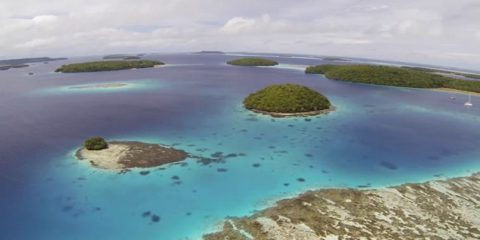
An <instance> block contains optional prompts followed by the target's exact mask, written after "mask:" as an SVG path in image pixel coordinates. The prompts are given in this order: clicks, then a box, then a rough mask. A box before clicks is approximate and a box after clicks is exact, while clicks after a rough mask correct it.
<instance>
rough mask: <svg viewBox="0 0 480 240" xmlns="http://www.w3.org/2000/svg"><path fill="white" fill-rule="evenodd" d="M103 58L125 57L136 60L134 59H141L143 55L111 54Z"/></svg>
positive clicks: (125, 58) (124, 58)
mask: <svg viewBox="0 0 480 240" xmlns="http://www.w3.org/2000/svg"><path fill="white" fill-rule="evenodd" d="M103 59H123V60H134V59H141V57H140V56H139V55H138V54H137V55H128V54H110V55H106V56H104V57H103Z"/></svg>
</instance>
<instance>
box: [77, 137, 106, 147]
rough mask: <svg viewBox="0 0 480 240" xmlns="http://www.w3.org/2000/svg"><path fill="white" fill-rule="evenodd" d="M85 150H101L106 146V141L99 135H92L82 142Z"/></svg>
mask: <svg viewBox="0 0 480 240" xmlns="http://www.w3.org/2000/svg"><path fill="white" fill-rule="evenodd" d="M83 147H85V148H86V149H87V150H102V149H106V148H108V143H107V141H105V139H103V138H101V137H92V138H89V139H87V140H86V141H85V143H84V144H83Z"/></svg>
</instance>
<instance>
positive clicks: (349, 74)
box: [305, 65, 480, 93]
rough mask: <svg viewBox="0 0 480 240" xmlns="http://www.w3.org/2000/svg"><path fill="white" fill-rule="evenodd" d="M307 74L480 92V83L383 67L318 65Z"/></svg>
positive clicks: (354, 80)
mask: <svg viewBox="0 0 480 240" xmlns="http://www.w3.org/2000/svg"><path fill="white" fill-rule="evenodd" d="M305 73H307V74H324V75H325V77H327V78H329V79H333V80H339V81H348V82H356V83H367V84H376V85H387V86H396V87H411V88H435V89H455V90H461V91H467V92H476V93H479V92H480V81H471V80H462V79H458V78H453V77H447V76H442V75H439V74H435V73H430V72H427V71H423V70H418V69H413V68H404V67H403V68H402V67H393V66H380V65H318V66H311V67H308V68H306V69H305Z"/></svg>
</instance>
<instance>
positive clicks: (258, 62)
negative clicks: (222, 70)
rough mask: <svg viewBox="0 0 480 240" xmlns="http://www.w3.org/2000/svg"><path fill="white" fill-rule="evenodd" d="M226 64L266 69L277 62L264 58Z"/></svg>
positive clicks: (250, 58) (246, 59)
mask: <svg viewBox="0 0 480 240" xmlns="http://www.w3.org/2000/svg"><path fill="white" fill-rule="evenodd" d="M227 64H230V65H235V66H250V67H252V66H253V67H268V66H275V65H278V62H276V61H273V60H270V59H265V58H257V57H249V58H239V59H235V60H232V61H228V62H227Z"/></svg>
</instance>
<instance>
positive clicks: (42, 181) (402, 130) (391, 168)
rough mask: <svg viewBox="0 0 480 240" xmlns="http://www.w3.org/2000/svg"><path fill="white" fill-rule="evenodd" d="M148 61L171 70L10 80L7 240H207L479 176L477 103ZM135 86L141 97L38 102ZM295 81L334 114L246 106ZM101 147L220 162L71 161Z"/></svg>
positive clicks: (289, 65)
mask: <svg viewBox="0 0 480 240" xmlns="http://www.w3.org/2000/svg"><path fill="white" fill-rule="evenodd" d="M151 57H152V58H154V59H159V60H163V61H165V62H167V64H168V63H170V64H172V65H174V66H175V67H171V68H159V69H146V70H137V71H120V72H113V73H108V74H106V73H100V74H97V75H94V76H95V79H92V75H85V74H73V75H70V74H69V75H62V74H53V75H52V74H50V75H47V74H45V75H41V74H38V76H37V77H36V78H38V79H36V78H27V77H25V76H24V77H22V78H20V77H18V78H17V77H15V76H14V75H15V74H17V72H9V73H5V74H9V76H8V78H7V77H5V78H4V79H16V81H13V80H8V81H7V80H5V81H4V82H2V84H7V83H8V84H10V85H11V86H13V87H11V89H13V93H11V94H5V95H0V96H2V98H3V100H5V101H3V102H2V104H1V105H0V106H1V109H0V110H2V111H0V112H1V113H0V114H2V115H0V116H1V118H0V119H1V120H2V122H0V124H2V130H1V131H2V134H3V136H5V137H4V140H2V147H0V150H1V151H0V153H2V155H1V156H2V169H1V171H0V173H1V176H2V178H0V179H1V183H3V184H2V185H1V186H2V188H1V194H2V196H5V197H4V198H2V199H1V200H0V201H1V202H0V203H1V205H0V206H1V208H0V209H1V212H2V214H3V216H5V217H4V218H3V219H2V220H0V221H1V223H2V225H1V226H2V227H1V228H3V229H1V230H2V233H5V234H4V238H3V237H2V239H62V240H63V239H199V238H200V237H201V235H202V234H204V233H206V232H210V231H214V230H216V229H218V228H219V227H220V225H219V224H221V222H222V220H223V219H224V218H225V217H228V216H244V215H248V214H251V213H253V212H255V211H257V210H260V209H263V208H265V207H268V206H272V205H273V204H274V203H275V201H276V200H278V199H281V198H285V197H291V196H295V195H296V194H298V193H301V192H303V191H306V190H309V189H319V188H326V187H355V188H368V187H383V186H388V185H394V184H401V183H405V182H417V181H425V180H431V179H437V178H446V177H452V176H462V175H468V174H471V173H473V172H475V171H478V170H479V169H480V162H479V161H478V157H479V156H480V149H479V148H478V146H479V143H480V130H479V129H478V124H479V122H480V108H479V107H478V106H477V104H475V103H476V102H478V101H479V100H480V98H478V97H472V100H473V102H474V104H475V105H474V107H472V108H465V107H464V106H463V102H464V100H466V96H464V95H460V94H455V96H456V99H455V100H451V99H450V96H451V95H452V94H448V93H441V92H434V91H428V90H416V89H408V88H390V87H379V86H368V85H362V84H349V83H342V82H335V81H330V80H327V79H325V78H323V77H322V76H312V75H305V74H303V72H302V71H299V70H298V69H299V67H298V66H302V65H309V64H315V63H318V62H316V61H317V60H314V59H291V58H278V59H277V60H278V61H280V62H281V63H282V64H281V65H280V66H278V67H275V68H245V67H235V66H228V65H225V64H223V63H224V62H225V61H226V60H229V59H231V57H230V56H221V55H214V56H199V55H188V54H185V55H159V56H151ZM51 64H53V63H51ZM58 64H60V63H58ZM182 64H185V65H182ZM53 67H54V66H53V65H52V66H50V65H48V66H44V68H45V71H49V70H50V68H53ZM27 71H28V70H27ZM10 75H11V76H13V77H11V76H10ZM18 75H21V72H18ZM126 81H127V82H134V83H138V84H144V85H143V86H144V87H143V88H140V89H136V90H134V91H118V92H112V91H109V92H102V91H99V92H93V93H92V92H88V94H87V93H85V94H78V93H75V94H73V93H72V94H69V93H67V92H62V94H43V95H41V96H40V95H35V94H31V93H32V92H36V91H39V89H63V88H64V87H65V86H74V85H75V86H76V85H83V84H95V83H97V82H101V83H117V82H122V83H123V82H126ZM67 82H68V84H67ZM285 82H295V83H300V84H304V85H308V86H310V87H312V88H315V89H317V90H319V91H321V92H322V93H324V94H325V95H327V96H328V97H329V98H330V100H331V102H332V103H333V104H334V105H335V107H336V108H337V110H336V111H335V112H332V113H329V114H327V115H322V116H315V117H308V118H271V117H269V116H265V115H259V114H253V113H251V112H249V111H246V110H245V109H244V108H243V107H242V104H241V102H242V100H243V98H244V97H245V96H246V95H248V93H250V92H252V91H254V90H256V89H259V88H262V87H264V86H267V85H269V84H273V83H285ZM86 96H88V97H86ZM464 98H465V99H464ZM7 101H8V102H9V103H10V104H6V103H5V102H7ZM12 103H13V104H12ZM92 104H95V105H92ZM92 106H95V107H92ZM92 135H102V136H105V137H106V138H108V139H111V140H138V141H144V142H151V143H161V144H165V145H170V146H175V147H176V148H179V149H183V150H185V151H187V152H189V153H191V154H193V155H197V156H202V157H206V158H209V159H210V162H199V161H198V160H197V159H188V160H187V161H185V163H184V164H173V165H168V166H163V167H159V168H152V169H150V170H149V173H148V174H147V175H142V174H140V171H141V170H133V171H131V172H128V173H126V174H118V173H117V172H111V171H107V170H98V169H93V168H91V167H90V166H89V165H87V164H84V163H83V162H79V161H78V160H76V159H75V158H74V156H73V153H74V152H75V150H76V149H77V148H78V146H79V145H81V143H82V141H83V140H84V139H85V138H86V137H88V136H92ZM5 139H13V140H14V141H8V142H7V141H6V140H5ZM21 146H23V147H21ZM153 216H158V217H159V219H158V220H157V221H154V220H155V219H156V218H155V217H153Z"/></svg>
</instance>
